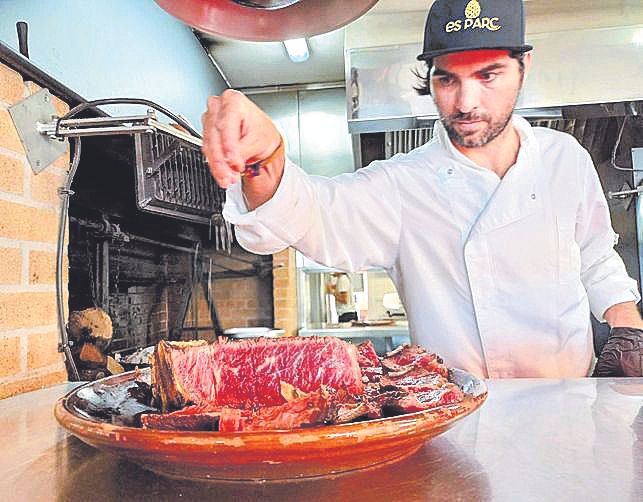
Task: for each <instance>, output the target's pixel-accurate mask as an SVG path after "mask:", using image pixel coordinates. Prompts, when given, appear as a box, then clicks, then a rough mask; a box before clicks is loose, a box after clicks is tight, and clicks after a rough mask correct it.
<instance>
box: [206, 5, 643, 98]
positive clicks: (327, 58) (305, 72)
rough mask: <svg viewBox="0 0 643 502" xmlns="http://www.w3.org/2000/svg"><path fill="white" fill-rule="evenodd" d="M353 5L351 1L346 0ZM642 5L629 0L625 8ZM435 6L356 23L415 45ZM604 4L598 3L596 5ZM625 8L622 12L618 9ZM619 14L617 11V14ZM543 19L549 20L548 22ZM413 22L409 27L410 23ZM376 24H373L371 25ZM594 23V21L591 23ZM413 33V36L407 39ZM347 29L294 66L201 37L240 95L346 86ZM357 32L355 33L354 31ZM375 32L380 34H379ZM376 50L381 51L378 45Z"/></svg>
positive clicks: (574, 8) (542, 10)
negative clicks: (391, 30) (254, 90)
mask: <svg viewBox="0 0 643 502" xmlns="http://www.w3.org/2000/svg"><path fill="white" fill-rule="evenodd" d="M346 1H350V0H346ZM637 1H640V0H625V3H629V2H634V3H636V2H637ZM524 2H525V3H526V10H527V11H528V14H529V13H530V12H531V13H533V14H540V15H541V17H542V18H543V19H545V20H546V23H551V22H552V21H555V18H556V16H554V19H551V13H553V12H556V13H560V11H561V9H562V10H568V11H570V12H571V14H572V15H576V16H582V13H583V11H584V9H583V7H584V3H585V2H587V0H538V1H537V2H536V1H535V0H524ZM623 2H624V0H601V1H600V3H601V4H615V5H617V7H618V6H620V5H621V4H623ZM432 3H433V0H379V2H377V3H376V4H375V5H374V6H373V8H371V10H370V11H368V12H367V13H366V14H364V16H362V18H360V19H359V20H357V21H354V22H353V23H355V22H358V23H359V29H361V30H364V29H365V27H366V29H367V30H369V28H370V27H371V26H378V23H379V26H382V25H383V24H384V25H386V24H387V23H389V20H388V18H387V17H386V16H390V25H391V26H395V28H396V29H397V30H399V31H402V32H405V31H406V32H407V33H406V35H405V36H406V37H407V38H408V37H409V36H410V37H411V38H413V40H418V41H419V40H421V38H422V34H421V32H422V27H423V26H424V19H425V17H426V13H427V11H428V8H429V7H430V6H431V4H432ZM596 3H599V2H596ZM619 8H620V7H619ZM617 10H618V9H617ZM409 12H417V13H418V16H419V17H420V19H416V18H415V17H414V16H411V17H409V16H410V15H409V14H404V13H409ZM543 14H547V15H545V16H543ZM409 19H411V20H412V21H413V22H412V23H411V24H412V26H410V25H409V23H408V20H409ZM371 20H372V21H373V22H372V23H371V22H370V21H371ZM590 21H591V20H590ZM410 29H412V30H413V31H414V32H415V31H419V33H408V30H410ZM345 31H346V30H345V28H340V29H338V30H335V31H332V32H330V33H325V34H322V35H317V36H314V37H310V38H308V39H307V40H308V46H309V51H310V58H309V59H308V60H307V61H305V62H303V63H293V62H292V61H290V59H288V55H287V54H286V50H285V48H284V46H283V44H282V43H281V42H245V41H241V40H233V39H229V38H223V37H219V36H213V35H208V34H206V33H203V32H200V31H196V30H195V33H196V34H197V36H198V37H199V39H200V40H201V42H202V44H203V46H204V47H205V49H206V50H207V51H208V52H209V54H210V55H211V57H212V59H213V60H214V61H215V63H216V65H217V66H218V68H219V71H220V72H221V74H222V75H223V77H224V78H225V79H226V81H227V82H228V83H229V85H230V87H233V88H235V89H247V88H249V87H270V86H289V85H305V84H323V83H337V82H343V81H344V33H345ZM354 31H356V30H354ZM375 31H376V30H375ZM367 36H368V38H369V39H370V38H371V37H372V38H373V40H374V41H377V40H378V38H377V36H378V34H377V33H373V34H372V35H371V33H370V31H369V33H368V34H367ZM374 45H377V44H376V43H375V44H374Z"/></svg>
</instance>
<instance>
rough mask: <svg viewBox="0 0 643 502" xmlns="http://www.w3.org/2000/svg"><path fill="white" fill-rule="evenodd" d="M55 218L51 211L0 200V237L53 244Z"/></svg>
mask: <svg viewBox="0 0 643 502" xmlns="http://www.w3.org/2000/svg"><path fill="white" fill-rule="evenodd" d="M57 216H58V215H57V214H56V212H55V211H52V210H47V209H40V208H33V207H28V206H23V205H22V204H16V203H15V202H8V201H2V200H0V237H6V238H9V239H19V240H29V241H40V242H51V243H55V242H56V240H57V238H58V218H57Z"/></svg>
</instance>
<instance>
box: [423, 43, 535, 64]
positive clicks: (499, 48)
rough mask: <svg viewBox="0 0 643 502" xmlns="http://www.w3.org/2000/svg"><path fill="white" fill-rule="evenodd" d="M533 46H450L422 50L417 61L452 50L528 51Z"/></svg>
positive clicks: (426, 59)
mask: <svg viewBox="0 0 643 502" xmlns="http://www.w3.org/2000/svg"><path fill="white" fill-rule="evenodd" d="M533 48H534V47H533V46H532V45H520V46H517V47H507V46H502V47H450V48H448V49H438V50H435V51H427V52H423V53H422V54H420V55H419V56H418V57H417V60H418V61H429V60H431V59H433V58H435V57H438V56H443V55H444V54H451V53H453V52H466V51H493V50H508V51H516V52H528V51H530V50H532V49H533Z"/></svg>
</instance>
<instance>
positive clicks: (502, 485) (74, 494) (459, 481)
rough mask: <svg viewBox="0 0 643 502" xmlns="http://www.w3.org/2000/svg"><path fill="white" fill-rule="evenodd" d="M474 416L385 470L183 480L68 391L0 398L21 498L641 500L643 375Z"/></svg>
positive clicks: (6, 468)
mask: <svg viewBox="0 0 643 502" xmlns="http://www.w3.org/2000/svg"><path fill="white" fill-rule="evenodd" d="M487 385H488V387H489V398H488V400H487V402H486V403H485V404H484V405H483V407H482V408H481V409H480V410H479V411H478V412H476V413H475V414H473V415H471V416H469V417H467V418H465V419H464V420H463V421H462V422H460V423H459V424H458V425H456V426H455V427H454V428H453V429H452V430H450V431H448V432H446V433H445V434H443V435H442V436H439V437H438V438H435V439H433V440H432V441H430V442H429V443H427V444H426V445H425V446H424V447H423V448H422V449H421V450H420V451H418V452H417V453H416V454H414V455H412V456H411V457H407V458H406V459H404V460H402V461H400V462H398V463H395V464H392V465H388V466H385V467H380V468H375V469H371V470H367V471H361V472H357V473H353V474H345V475H341V476H337V477H334V478H327V479H320V480H308V481H298V482H292V483H277V484H240V483H232V484H226V483H223V484H221V483H218V484H216V483H205V482H191V481H185V480H174V479H170V478H165V477H163V476H160V475H157V474H154V473H151V472H148V471H146V470H144V469H143V468H141V467H139V466H137V465H135V464H133V463H130V462H128V461H127V460H126V459H123V458H120V457H116V456H113V455H111V454H108V453H104V452H100V451H98V450H96V449H94V448H92V447H90V446H87V445H85V444H84V443H82V442H81V441H79V440H77V439H76V438H74V437H73V436H70V435H69V434H67V433H66V432H65V431H64V430H63V429H62V428H60V427H59V426H58V425H57V423H56V421H55V419H54V417H53V405H54V403H55V401H56V400H57V399H58V398H59V397H60V396H62V395H64V394H65V393H66V392H67V391H68V390H70V389H71V388H72V387H71V385H69V384H68V385H61V386H57V387H53V388H50V389H45V390H41V391H36V392H32V393H29V394H24V395H21V396H17V397H15V398H11V399H6V400H4V401H0V424H1V425H2V427H1V428H0V435H2V444H3V450H4V451H3V453H2V455H1V456H0V458H1V460H0V466H1V472H2V477H1V478H0V489H2V493H3V494H5V495H4V496H6V497H9V498H10V499H11V500H61V501H74V500H79V501H80V500H83V501H86V500H93V501H102V500H179V499H183V500H196V499H199V500H234V501H245V500H267V501H272V500H275V501H277V500H279V501H283V500H297V501H302V500H306V501H317V500H320V501H321V500H324V501H335V500H337V501H340V500H341V501H351V500H368V501H369V502H370V501H397V500H404V501H414V500H467V501H469V500H521V501H524V500H557V501H560V500H604V499H606V498H609V499H610V500H614V501H617V500H632V501H634V500H636V501H638V500H643V379H641V378H638V379H589V378H588V379H574V380H546V379H541V380H539V379H520V380H488V381H487Z"/></svg>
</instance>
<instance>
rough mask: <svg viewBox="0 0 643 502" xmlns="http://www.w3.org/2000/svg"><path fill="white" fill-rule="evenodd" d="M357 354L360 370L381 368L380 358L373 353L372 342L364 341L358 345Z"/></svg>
mask: <svg viewBox="0 0 643 502" xmlns="http://www.w3.org/2000/svg"><path fill="white" fill-rule="evenodd" d="M357 352H358V354H359V359H358V361H359V366H360V368H370V367H374V368H378V367H379V366H381V364H380V358H379V357H378V355H377V352H375V347H373V342H371V341H370V340H366V341H365V342H362V343H360V344H359V345H358V346H357Z"/></svg>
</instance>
